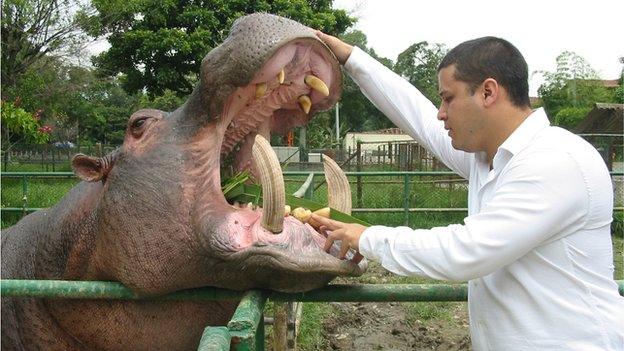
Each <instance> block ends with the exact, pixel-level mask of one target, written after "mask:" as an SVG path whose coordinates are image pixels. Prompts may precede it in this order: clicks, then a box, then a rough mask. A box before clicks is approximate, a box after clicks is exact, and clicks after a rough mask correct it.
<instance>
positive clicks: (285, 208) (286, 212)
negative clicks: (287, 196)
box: [284, 205, 290, 217]
mask: <svg viewBox="0 0 624 351" xmlns="http://www.w3.org/2000/svg"><path fill="white" fill-rule="evenodd" d="M288 215H290V205H286V206H284V217H287V216H288Z"/></svg>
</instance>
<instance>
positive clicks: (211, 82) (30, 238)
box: [2, 14, 366, 350]
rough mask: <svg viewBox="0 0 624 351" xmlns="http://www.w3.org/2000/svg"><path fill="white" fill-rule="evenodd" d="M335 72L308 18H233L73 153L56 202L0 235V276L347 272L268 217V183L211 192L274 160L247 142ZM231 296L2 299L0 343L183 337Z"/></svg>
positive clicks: (242, 284) (167, 280)
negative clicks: (176, 100)
mask: <svg viewBox="0 0 624 351" xmlns="http://www.w3.org/2000/svg"><path fill="white" fill-rule="evenodd" d="M341 85H342V78H341V72H340V66H339V64H338V62H337V60H336V58H335V57H334V56H333V54H332V53H331V51H330V50H329V49H328V48H327V47H326V46H325V44H323V43H322V42H321V41H320V40H318V39H317V37H316V36H315V33H314V31H313V30H312V29H310V28H308V27H306V26H303V25H301V24H299V23H297V22H295V21H293V20H290V19H286V18H282V17H279V16H275V15H271V14H252V15H248V16H245V17H241V18H239V19H238V20H237V21H236V22H235V23H234V24H233V26H232V28H231V30H230V34H229V36H228V37H227V39H226V40H225V41H224V42H223V43H222V44H221V45H220V46H218V47H216V48H215V49H213V50H212V51H210V52H209V53H208V54H207V55H206V56H205V58H204V59H203V61H202V63H201V71H200V79H199V82H198V84H197V86H196V87H195V89H194V90H193V92H192V94H191V95H190V96H189V98H188V100H187V101H186V102H185V103H184V104H183V105H182V106H181V107H179V108H178V109H177V110H175V111H173V112H163V111H159V110H154V109H144V110H139V111H137V112H135V113H133V114H132V115H131V116H130V118H129V120H128V123H127V127H126V130H125V137H124V142H123V145H122V146H120V147H119V148H118V149H117V150H115V151H114V152H112V153H110V154H108V155H105V156H102V157H99V158H97V157H90V156H86V155H76V156H75V157H74V159H73V161H72V163H73V168H74V171H75V173H76V175H77V176H78V177H79V178H80V179H81V180H82V182H80V183H79V184H77V185H76V186H75V187H74V188H73V189H71V190H70V191H69V192H68V194H67V195H66V196H64V197H63V199H61V200H60V202H59V203H58V204H57V205H56V206H54V207H52V208H49V209H44V210H41V211H38V212H35V213H32V214H30V215H28V216H26V217H24V218H23V219H22V220H21V221H20V222H18V223H17V224H15V225H14V226H12V227H10V228H8V229H6V230H4V231H3V232H2V278H4V279H62V280H96V281H119V282H121V283H123V284H124V285H125V286H127V287H128V288H130V289H131V290H132V291H134V292H135V293H137V294H139V295H140V296H145V297H153V296H158V295H162V294H167V293H170V292H173V291H177V290H182V289H189V288H196V287H205V286H213V287H220V288H227V289H234V290H247V289H253V288H263V289H273V290H277V291H284V292H298V291H306V290H310V289H314V288H317V287H321V286H323V285H325V284H327V283H328V282H329V281H331V280H332V279H333V278H335V277H337V276H358V275H361V274H362V273H363V272H364V270H365V269H366V267H365V262H360V263H356V262H355V261H351V260H344V259H343V260H341V259H338V258H337V254H336V252H337V250H336V249H335V248H334V249H332V250H330V252H331V253H327V252H325V251H324V250H323V244H324V240H325V239H324V237H323V236H322V235H321V234H319V233H318V232H316V231H315V230H314V229H313V228H312V227H311V226H309V225H308V224H303V223H301V222H299V221H297V220H295V219H294V218H292V217H290V216H286V217H284V213H283V212H282V213H281V214H280V215H278V216H276V215H275V212H277V211H283V207H282V209H279V206H277V207H276V206H275V204H280V203H283V201H284V200H283V197H284V185H283V182H280V181H273V182H271V181H269V182H268V183H270V184H264V183H263V184H262V186H263V189H264V195H263V197H264V199H263V208H255V209H254V208H253V207H252V208H250V207H247V206H244V207H242V208H241V207H240V206H237V205H233V204H230V203H228V202H227V200H226V198H225V197H224V195H223V192H222V191H221V178H222V176H223V175H224V174H228V172H230V173H229V174H232V173H233V172H238V171H241V170H249V171H251V172H252V174H258V173H262V174H265V175H266V174H271V172H270V171H271V170H273V171H274V170H275V169H276V167H277V169H279V164H277V165H275V164H274V163H273V164H264V163H263V162H264V161H262V162H259V161H258V160H256V161H255V162H254V158H253V157H252V154H255V153H256V151H255V150H254V148H255V147H256V145H257V143H256V142H255V140H256V139H258V138H259V136H260V137H262V138H264V139H268V140H270V135H271V133H285V132H287V131H288V130H290V129H291V128H293V127H296V126H301V125H304V124H305V123H307V122H308V121H309V120H310V118H311V117H312V116H313V115H314V114H315V113H316V112H318V111H323V110H327V109H329V108H331V107H332V106H333V105H334V104H335V102H336V101H337V100H338V98H339V96H340V91H341ZM267 144H268V143H267ZM269 149H270V148H269ZM252 151H253V152H252ZM269 152H270V150H267V148H266V147H265V148H264V149H262V148H261V149H260V151H259V153H260V154H264V155H266V154H267V153H269ZM269 156H270V155H269ZM269 158H270V157H269ZM267 162H268V161H267ZM278 173H280V175H281V172H278ZM280 183H281V184H280ZM265 185H266V186H265ZM269 185H270V186H269ZM269 204H273V205H272V206H269ZM235 307H236V302H232V301H214V302H203V301H202V302H197V301H166V302H162V301H159V302H154V301H151V300H140V301H121V300H67V299H65V300H64V299H31V298H2V349H4V350H31V349H32V350H40V349H45V350H189V349H196V348H197V346H198V343H199V341H200V338H201V333H202V331H203V329H204V328H205V327H206V326H210V325H225V324H226V323H227V321H228V320H229V319H230V317H231V315H232V313H233V311H234V309H235Z"/></svg>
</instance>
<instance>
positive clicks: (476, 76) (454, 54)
mask: <svg viewBox="0 0 624 351" xmlns="http://www.w3.org/2000/svg"><path fill="white" fill-rule="evenodd" d="M453 64H454V65H455V75H454V78H455V79H457V80H459V81H462V82H465V83H467V84H468V86H469V87H470V93H471V94H474V92H475V90H476V89H477V87H478V86H479V85H480V84H481V83H483V81H484V80H486V79H488V78H494V79H495V80H496V81H497V82H498V84H499V85H501V86H502V87H503V88H505V90H506V91H507V93H508V94H509V98H510V99H511V102H512V103H513V104H514V105H516V106H518V107H529V106H531V104H530V102H529V74H528V66H527V63H526V61H525V60H524V57H522V54H521V53H520V51H519V50H518V49H517V48H516V47H515V46H513V45H512V44H511V43H510V42H508V41H506V40H504V39H500V38H495V37H483V38H477V39H473V40H469V41H466V42H463V43H461V44H459V45H457V46H456V47H454V48H453V49H452V50H451V51H449V53H448V54H447V55H446V56H445V57H444V58H443V59H442V62H440V66H438V72H439V71H440V70H441V69H443V68H445V67H448V66H451V65H453Z"/></svg>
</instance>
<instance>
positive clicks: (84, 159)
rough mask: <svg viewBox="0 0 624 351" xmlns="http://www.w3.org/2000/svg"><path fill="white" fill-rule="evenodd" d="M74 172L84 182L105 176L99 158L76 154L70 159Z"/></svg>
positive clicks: (95, 180) (94, 180)
mask: <svg viewBox="0 0 624 351" xmlns="http://www.w3.org/2000/svg"><path fill="white" fill-rule="evenodd" d="M72 168H73V169H74V174H76V176H78V178H80V179H82V180H84V181H85V182H97V181H98V180H102V178H104V177H105V176H106V173H108V172H106V173H105V170H104V169H103V167H102V162H100V159H99V158H96V157H91V156H87V155H83V154H78V155H76V156H74V158H73V159H72Z"/></svg>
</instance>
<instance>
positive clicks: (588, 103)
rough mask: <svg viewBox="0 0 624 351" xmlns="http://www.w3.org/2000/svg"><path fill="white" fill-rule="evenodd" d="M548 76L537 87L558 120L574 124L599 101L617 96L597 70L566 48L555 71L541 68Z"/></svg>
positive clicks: (549, 109)
mask: <svg viewBox="0 0 624 351" xmlns="http://www.w3.org/2000/svg"><path fill="white" fill-rule="evenodd" d="M538 73H541V74H543V76H544V78H545V82H544V84H542V85H541V86H540V87H539V89H538V94H539V96H540V98H541V99H542V102H543V104H544V108H545V109H546V112H547V113H548V115H549V117H550V118H551V120H553V122H554V123H555V124H558V125H561V126H563V127H566V128H573V127H574V126H576V124H578V122H580V121H581V119H583V117H585V115H586V114H587V112H588V111H589V110H591V108H592V107H593V105H594V104H595V103H596V102H611V101H613V99H614V97H613V94H612V93H611V92H609V91H608V90H607V88H605V87H604V85H603V84H602V82H601V80H600V79H599V77H598V74H597V73H596V71H595V70H594V69H593V68H592V67H591V66H590V65H589V63H587V61H585V59H584V58H582V57H581V56H579V55H577V54H575V53H574V52H570V51H564V52H563V53H561V54H560V55H559V56H557V68H556V70H555V71H554V72H548V71H539V72H538Z"/></svg>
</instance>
